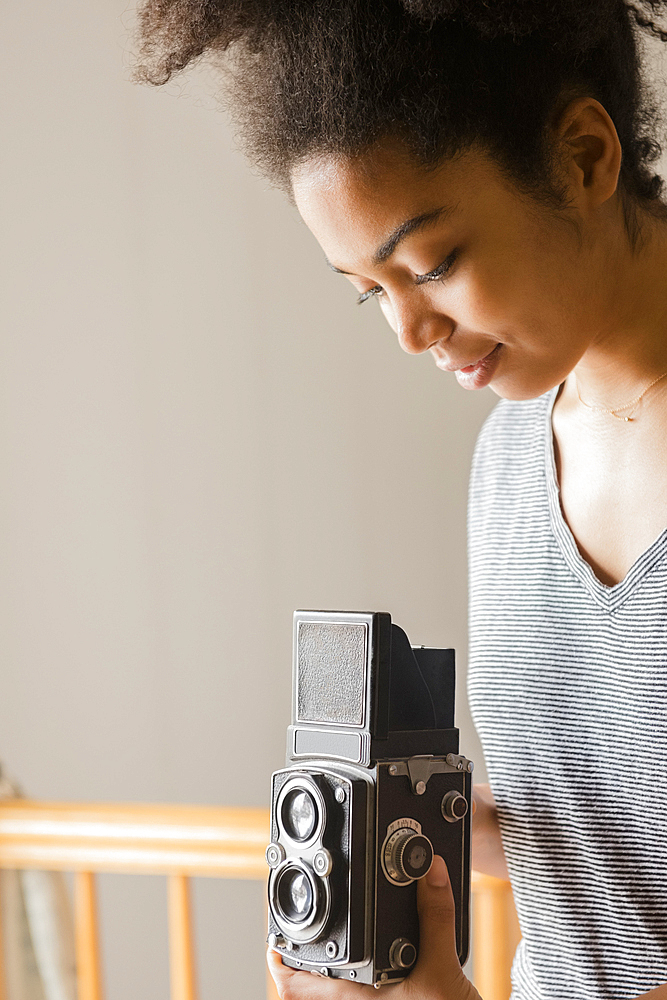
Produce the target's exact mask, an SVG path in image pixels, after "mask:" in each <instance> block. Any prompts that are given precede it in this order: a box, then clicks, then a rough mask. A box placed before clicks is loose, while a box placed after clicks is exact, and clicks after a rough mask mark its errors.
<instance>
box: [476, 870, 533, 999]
mask: <svg viewBox="0 0 667 1000" xmlns="http://www.w3.org/2000/svg"><path fill="white" fill-rule="evenodd" d="M472 889H473V892H472V926H473V935H474V936H473V963H472V964H473V982H474V984H475V986H476V988H477V990H478V991H479V993H480V994H481V995H482V996H483V997H484V1000H509V996H510V993H511V992H512V986H511V982H510V971H511V968H512V959H513V957H514V952H515V951H516V946H517V944H518V943H519V940H520V937H521V932H520V930H519V923H518V920H517V917H516V911H515V909H514V899H513V897H512V889H511V887H510V884H509V882H505V881H504V880H503V879H499V878H493V877H492V876H491V875H482V874H481V873H480V872H473V879H472Z"/></svg>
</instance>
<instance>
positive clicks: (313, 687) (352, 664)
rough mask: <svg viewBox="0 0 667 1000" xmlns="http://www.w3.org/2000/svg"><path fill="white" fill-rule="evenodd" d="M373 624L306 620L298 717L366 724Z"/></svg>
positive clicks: (300, 634) (300, 636) (300, 637)
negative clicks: (367, 684) (369, 645)
mask: <svg viewBox="0 0 667 1000" xmlns="http://www.w3.org/2000/svg"><path fill="white" fill-rule="evenodd" d="M367 650H368V626H367V625H366V624H365V623H362V622H358V623H355V622H340V623H338V622H308V621H301V622H299V624H298V631H297V653H296V665H297V676H296V681H297V706H296V707H297V721H298V722H325V723H327V722H328V723H333V724H336V725H342V726H359V727H361V726H363V725H364V724H365V721H366V670H367Z"/></svg>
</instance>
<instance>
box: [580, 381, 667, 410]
mask: <svg viewBox="0 0 667 1000" xmlns="http://www.w3.org/2000/svg"><path fill="white" fill-rule="evenodd" d="M665 377H667V372H663V374H662V375H658V377H657V378H654V379H653V381H652V382H650V383H649V384H648V385H647V386H646V388H645V389H644V390H643V392H640V393H639V395H638V396H635V398H634V399H631V400H630V402H629V403H623V405H622V406H615V407H614V408H613V409H606V408H605V407H604V406H596V404H595V403H587V402H586V401H585V400H584V399H582V398H581V393H580V392H579V379H578V378H577V373H576V372H575V373H574V381H575V384H576V386H577V396H578V397H579V402H580V403H582V404H583V405H584V406H586V407H588V409H589V410H595V411H596V413H608V414H609V416H611V417H616V419H617V420H625V421H626V423H627V422H630V421H632V420H634V419H635V413H636V412H637V407H638V406H639V404H640V403H641V401H642V399H643V398H644V396H645V395H646V393H647V392H648V391H649V389H652V388H653V386H654V385H657V384H658V382H661V381H662V380H663V378H665ZM631 407H632V413H629V414H628V415H627V417H624V416H622V414H623V413H624V412H625V410H629V409H630V408H631Z"/></svg>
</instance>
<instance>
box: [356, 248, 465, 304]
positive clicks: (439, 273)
mask: <svg viewBox="0 0 667 1000" xmlns="http://www.w3.org/2000/svg"><path fill="white" fill-rule="evenodd" d="M458 255H459V251H458V250H453V251H452V252H451V253H450V255H449V257H447V259H446V260H444V261H443V262H442V264H439V265H438V266H437V267H436V268H435V269H434V270H433V271H429V272H428V274H418V275H417V276H416V280H415V284H416V285H426V284H428V282H429V281H440V280H441V279H442V278H446V277H447V275H448V274H449V272H450V271H451V269H452V267H453V266H454V262H455V261H456V258H457V257H458ZM383 291H384V289H383V287H382V285H375V286H374V287H373V288H369V289H368V291H367V292H362V293H361V295H360V296H359V298H358V299H357V305H358V306H361V305H363V304H364V302H368V300H369V299H375V298H377V297H378V296H379V295H382V292H383Z"/></svg>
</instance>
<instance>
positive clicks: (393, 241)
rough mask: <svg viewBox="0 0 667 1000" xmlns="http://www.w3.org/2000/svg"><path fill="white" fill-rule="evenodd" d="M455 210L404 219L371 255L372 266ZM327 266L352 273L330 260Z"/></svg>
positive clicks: (447, 207)
mask: <svg viewBox="0 0 667 1000" xmlns="http://www.w3.org/2000/svg"><path fill="white" fill-rule="evenodd" d="M455 208H456V206H455V205H443V206H442V207H441V208H434V209H433V210H432V211H430V212H422V213H421V215H415V216H414V217H413V218H412V219H406V221H405V222H401V224H400V226H396V229H394V230H393V231H392V232H391V233H390V234H389V236H388V237H387V239H386V240H385V241H384V243H381V244H380V246H379V247H378V248H377V250H376V251H375V253H374V254H373V257H372V258H371V259H372V262H373V264H375V265H377V264H383V263H384V262H385V261H386V260H389V258H390V257H391V255H392V254H393V252H394V250H395V249H396V247H397V246H398V245H399V243H402V242H403V240H405V239H407V237H408V236H411V235H412V234H413V233H418V232H421V230H423V229H428V227H429V226H433V225H435V223H436V222H440V220H441V219H443V218H446V217H447V216H448V215H451V214H452V212H453V211H454V209H455ZM327 264H328V265H329V267H330V268H331V270H332V271H335V272H336V273H337V274H351V273H352V272H351V271H343V270H342V269H341V268H340V267H336V266H335V264H332V263H331V261H330V260H327Z"/></svg>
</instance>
